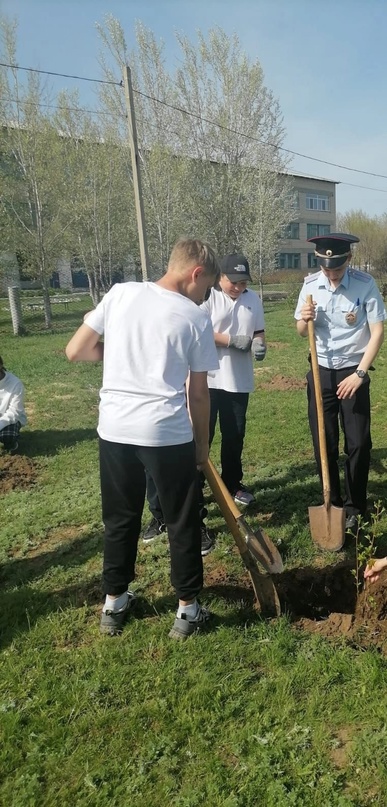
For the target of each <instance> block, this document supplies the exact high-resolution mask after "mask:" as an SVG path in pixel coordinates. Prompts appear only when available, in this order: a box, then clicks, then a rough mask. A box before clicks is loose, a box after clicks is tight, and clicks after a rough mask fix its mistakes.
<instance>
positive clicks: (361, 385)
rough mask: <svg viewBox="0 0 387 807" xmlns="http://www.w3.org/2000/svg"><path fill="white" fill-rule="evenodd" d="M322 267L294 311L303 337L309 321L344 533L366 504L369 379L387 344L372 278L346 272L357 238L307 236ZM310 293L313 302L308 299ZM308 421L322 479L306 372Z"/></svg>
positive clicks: (335, 497) (335, 498)
mask: <svg viewBox="0 0 387 807" xmlns="http://www.w3.org/2000/svg"><path fill="white" fill-rule="evenodd" d="M308 240H309V241H312V242H313V243H314V244H315V246H316V248H315V255H316V257H317V258H318V262H319V264H320V270H319V271H318V272H316V273H315V274H313V275H309V276H308V277H306V278H305V280H304V285H303V287H302V289H301V293H300V296H299V299H298V304H297V308H296V311H295V315H294V316H295V319H296V320H297V330H298V333H299V334H300V335H301V336H307V334H308V321H309V320H311V319H312V320H314V329H315V336H316V349H317V358H318V364H319V370H320V379H321V389H322V397H323V408H324V423H325V433H326V441H327V453H328V465H329V475H330V484H331V500H332V504H333V505H336V506H337V507H342V506H344V508H345V511H346V515H347V518H346V529H353V528H354V527H355V526H356V523H357V516H358V515H361V516H364V515H365V512H366V507H367V484H368V473H369V465H370V452H371V446H372V443H371V434H370V394H369V387H370V379H369V375H368V370H369V369H370V367H371V365H372V363H373V361H374V360H375V358H376V356H377V354H378V352H379V349H380V347H381V345H382V342H383V339H384V320H385V319H386V316H387V315H386V311H385V308H384V304H383V300H382V297H381V294H380V292H379V290H378V288H377V286H376V283H375V281H374V280H373V278H372V277H371V275H369V274H367V273H366V272H360V271H357V270H354V269H350V268H349V264H350V261H351V245H352V244H353V243H357V242H358V241H359V239H358V238H357V237H356V236H354V235H349V234H347V233H331V234H330V235H329V236H317V237H316V238H309V239H308ZM308 295H312V298H313V302H312V303H311V304H310V303H308V302H307V296H308ZM307 382H308V390H307V392H308V417H309V424H310V429H311V433H312V438H313V444H314V453H315V457H316V462H317V465H318V469H319V473H320V476H321V465H320V453H319V444H318V427H317V414H316V401H315V396H314V385H313V378H312V373H311V371H309V372H308V374H307ZM339 422H340V424H341V426H342V429H343V432H344V451H345V453H346V455H347V459H346V463H345V495H344V501H343V499H342V497H341V490H340V478H339V469H338V457H339Z"/></svg>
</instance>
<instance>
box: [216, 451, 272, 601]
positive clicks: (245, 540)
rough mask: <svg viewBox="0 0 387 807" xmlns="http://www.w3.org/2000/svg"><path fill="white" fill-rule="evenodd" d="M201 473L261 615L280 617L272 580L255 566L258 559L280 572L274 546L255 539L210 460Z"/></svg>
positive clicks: (262, 536) (266, 539)
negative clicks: (239, 559) (217, 506)
mask: <svg viewBox="0 0 387 807" xmlns="http://www.w3.org/2000/svg"><path fill="white" fill-rule="evenodd" d="M203 470H204V474H205V476H206V478H207V481H208V484H209V486H210V488H211V490H212V492H213V494H214V497H215V499H216V501H217V503H218V505H219V508H220V510H221V512H222V515H223V517H224V520H225V522H226V524H227V526H228V528H229V530H230V532H231V534H232V536H233V538H234V541H235V543H236V545H237V547H238V550H239V554H240V556H241V558H242V561H243V563H244V565H245V567H246V569H247V571H248V572H249V575H250V580H251V584H252V586H253V590H254V594H255V597H256V600H257V605H258V607H259V610H260V611H261V613H262V616H269V617H272V616H279V615H280V613H281V606H280V602H279V599H278V594H277V590H276V587H275V585H274V583H273V580H272V578H271V577H270V575H268V574H266V575H264V574H261V573H260V572H259V570H258V567H257V560H258V561H259V562H260V563H261V565H262V566H263V567H264V569H266V570H267V571H271V572H274V571H275V572H282V570H283V563H282V558H281V555H280V553H279V552H278V549H277V547H276V546H275V545H274V544H273V542H272V541H271V539H270V538H269V536H266V535H265V533H262V532H260V531H259V533H258V535H259V537H258V535H256V534H255V533H253V532H252V530H250V528H249V527H248V525H247V524H246V522H245V520H244V518H243V516H242V515H241V513H240V512H239V510H238V508H237V507H236V505H235V503H234V500H233V498H232V496H231V494H230V493H229V491H228V490H227V488H226V486H225V484H224V482H223V480H222V479H221V477H220V476H219V474H218V472H217V470H216V468H215V467H214V466H213V464H212V462H211V460H210V459H209V460H207V462H206V465H205V467H204V469H203Z"/></svg>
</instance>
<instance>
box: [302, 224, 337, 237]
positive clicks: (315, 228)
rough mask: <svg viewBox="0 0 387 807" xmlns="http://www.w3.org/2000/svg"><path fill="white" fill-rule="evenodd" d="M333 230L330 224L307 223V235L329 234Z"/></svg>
mask: <svg viewBox="0 0 387 807" xmlns="http://www.w3.org/2000/svg"><path fill="white" fill-rule="evenodd" d="M330 231H331V225H330V224H307V225H306V237H307V238H315V237H316V235H329V233H330Z"/></svg>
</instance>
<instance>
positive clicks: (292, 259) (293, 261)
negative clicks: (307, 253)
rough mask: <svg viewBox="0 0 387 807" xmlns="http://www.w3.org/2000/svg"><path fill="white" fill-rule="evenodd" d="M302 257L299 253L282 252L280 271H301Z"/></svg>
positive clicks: (279, 262)
mask: <svg viewBox="0 0 387 807" xmlns="http://www.w3.org/2000/svg"><path fill="white" fill-rule="evenodd" d="M300 263H301V255H300V253H299V252H280V254H279V256H278V265H279V268H280V269H299V268H300Z"/></svg>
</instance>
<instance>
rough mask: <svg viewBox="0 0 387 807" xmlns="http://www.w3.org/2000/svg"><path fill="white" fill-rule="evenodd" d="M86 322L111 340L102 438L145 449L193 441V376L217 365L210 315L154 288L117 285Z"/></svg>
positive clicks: (107, 345)
mask: <svg viewBox="0 0 387 807" xmlns="http://www.w3.org/2000/svg"><path fill="white" fill-rule="evenodd" d="M86 324H87V325H88V326H90V328H93V330H95V331H96V332H97V333H99V334H104V362H103V382H102V388H101V391H100V407H99V423H98V434H99V435H100V437H102V438H103V439H104V440H108V441H110V442H114V443H130V444H133V445H142V446H165V445H180V444H182V443H189V442H191V440H192V438H193V435H192V426H191V423H190V420H189V417H188V412H187V407H186V399H185V386H184V385H185V382H186V379H187V376H188V373H189V370H192V371H193V372H206V371H207V370H213V369H215V368H216V367H217V366H218V358H217V353H216V348H215V343H214V336H213V331H212V328H211V323H210V321H209V319H208V317H207V316H206V315H205V313H204V312H203V311H200V308H199V307H198V306H197V305H196V304H195V303H193V302H192V300H189V299H188V298H186V297H183V296H182V295H181V294H178V293H177V292H173V291H168V290H166V289H164V288H162V287H161V286H158V285H157V284H155V283H148V282H146V283H117V284H116V285H115V286H113V288H112V289H111V290H110V291H109V292H108V293H107V294H106V295H105V297H104V298H103V300H102V301H101V302H100V303H99V305H98V306H97V308H96V309H95V310H94V311H92V312H91V314H90V315H89V316H88V318H87V321H86Z"/></svg>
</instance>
